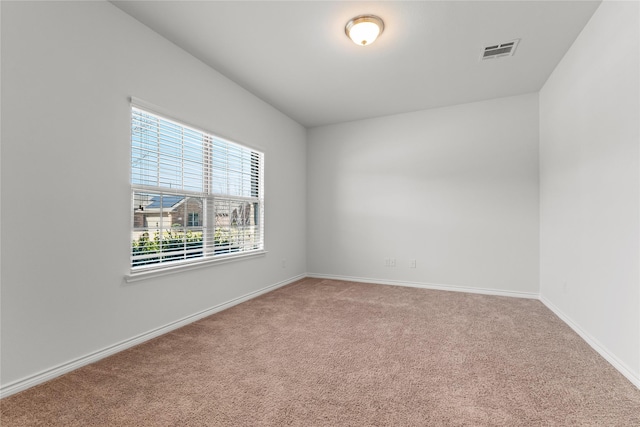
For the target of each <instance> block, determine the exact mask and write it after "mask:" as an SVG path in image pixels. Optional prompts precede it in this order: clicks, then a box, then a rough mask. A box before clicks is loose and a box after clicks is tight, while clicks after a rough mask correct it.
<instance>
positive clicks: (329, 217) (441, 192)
mask: <svg viewBox="0 0 640 427" xmlns="http://www.w3.org/2000/svg"><path fill="white" fill-rule="evenodd" d="M307 149H308V157H307V162H308V166H307V167H308V178H307V180H308V196H307V198H308V201H307V212H308V220H307V226H308V237H307V239H308V250H307V254H308V261H307V264H308V266H309V271H310V272H311V273H313V274H319V275H335V276H342V277H345V276H346V277H357V278H365V279H371V280H377V281H399V282H412V283H417V284H422V285H425V284H436V285H446V286H457V287H464V288H467V289H469V290H474V289H475V290H478V289H490V290H498V291H505V292H506V293H511V294H515V293H518V292H520V293H531V294H537V293H538V95H537V94H528V95H522V96H516V97H509V98H501V99H496V100H491V101H485V102H478V103H472V104H466V105H458V106H454V107H448V108H440V109H433V110H427V111H419V112H415V113H409V114H401V115H395V116H388V117H382V118H375V119H370V120H363V121H357V122H351V123H345V124H339V125H332V126H324V127H318V128H314V129H311V130H309V132H308V148H307ZM385 258H395V259H396V267H395V268H394V267H385V265H384V260H385ZM411 259H415V260H416V266H417V268H415V269H414V268H409V260H411Z"/></svg>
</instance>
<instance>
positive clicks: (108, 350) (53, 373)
mask: <svg viewBox="0 0 640 427" xmlns="http://www.w3.org/2000/svg"><path fill="white" fill-rule="evenodd" d="M305 277H307V275H306V274H300V275H298V276H295V277H291V278H289V279H287V280H284V281H282V282H279V283H276V284H274V285H270V286H266V287H264V288H262V289H259V290H257V291H254V292H250V293H248V294H246V295H242V296H240V297H237V298H234V299H232V300H229V301H227V302H224V303H222V304H218V305H216V306H214V307H211V308H208V309H206V310H202V311H200V312H198V313H195V314H192V315H190V316H187V317H183V318H182V319H179V320H176V321H175V322H171V323H168V324H166V325H164V326H161V327H159V328H156V329H153V330H151V331H148V332H145V333H142V334H140V335H137V336H135V337H132V338H129V339H127V340H124V341H121V342H119V343H116V344H113V345H111V346H109V347H105V348H103V349H101V350H98V351H95V352H93V353H90V354H87V355H85V356H82V357H79V358H77V359H73V360H71V361H69V362H66V363H63V364H60V365H58V366H55V367H53V368H50V369H46V370H44V371H41V372H38V373H36V374H33V375H30V376H28V377H26V378H22V379H19V380H17V381H13V382H11V383H8V384H4V385H2V386H1V387H0V398H4V397H7V396H11V395H12V394H15V393H18V392H21V391H23V390H26V389H28V388H30V387H33V386H35V385H38V384H41V383H43V382H45V381H49V380H51V379H54V378H56V377H59V376H60V375H64V374H66V373H68V372H71V371H73V370H76V369H78V368H80V367H82V366H85V365H88V364H90V363H94V362H97V361H98V360H100V359H104V358H105V357H108V356H111V355H112V354H115V353H118V352H120V351H123V350H126V349H128V348H130V347H133V346H135V345H138V344H141V343H143V342H145V341H148V340H150V339H152V338H155V337H158V336H160V335H163V334H166V333H167V332H171V331H173V330H175V329H178V328H181V327H182V326H185V325H188V324H189V323H193V322H195V321H196V320H199V319H202V318H204V317H207V316H211V315H212V314H215V313H218V312H220V311H222V310H226V309H227V308H231V307H233V306H234V305H238V304H240V303H242V302H245V301H248V300H250V299H252V298H255V297H257V296H260V295H262V294H265V293H267V292H270V291H273V290H275V289H277V288H280V287H282V286H285V285H288V284H289V283H293V282H295V281H296V280H300V279H304V278H305Z"/></svg>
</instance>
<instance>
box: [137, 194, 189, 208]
mask: <svg viewBox="0 0 640 427" xmlns="http://www.w3.org/2000/svg"><path fill="white" fill-rule="evenodd" d="M183 200H184V196H162V197H160V196H156V197H152V198H151V203H149V204H148V205H147V206H145V209H158V208H163V209H164V208H172V207H174V206H175V205H177V204H178V203H180V202H181V201H183Z"/></svg>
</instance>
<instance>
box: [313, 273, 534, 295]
mask: <svg viewBox="0 0 640 427" xmlns="http://www.w3.org/2000/svg"><path fill="white" fill-rule="evenodd" d="M307 276H308V277H313V278H316V279H332V280H344V281H348V282H362V283H375V284H379V285H392V286H407V287H411V288H422V289H433V290H439V291H453V292H466V293H471V294H483V295H498V296H504V297H515V298H528V299H538V297H539V295H538V294H537V293H535V292H517V291H504V290H501V289H491V288H472V287H467V286H455V285H442V284H436V283H423V282H405V281H401V280H386V279H374V278H371V277H351V276H336V275H331V274H317V273H307Z"/></svg>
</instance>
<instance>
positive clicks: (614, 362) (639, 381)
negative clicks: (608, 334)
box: [540, 295, 640, 389]
mask: <svg viewBox="0 0 640 427" xmlns="http://www.w3.org/2000/svg"><path fill="white" fill-rule="evenodd" d="M540 301H541V302H542V303H543V304H544V305H545V306H546V307H547V308H548V309H549V310H551V311H552V312H553V313H554V314H555V315H556V316H558V317H559V318H560V319H561V320H562V321H563V322H564V323H566V324H567V325H569V327H570V328H571V329H573V330H574V332H575V333H577V334H578V335H580V338H582V339H583V340H585V341H586V342H587V344H589V345H590V346H591V348H593V349H594V350H595V351H597V352H598V354H600V356H602V357H603V358H604V359H605V360H606V361H607V362H609V363H610V364H611V366H613V367H614V368H616V369H617V370H618V372H620V373H621V374H622V375H624V376H625V378H627V379H628V380H629V381H631V383H632V384H633V385H635V386H636V387H637V388H638V389H640V376H638V375H637V374H635V373H634V372H633V371H631V369H629V367H628V366H627V365H626V364H625V363H624V362H622V361H621V360H620V359H618V358H617V357H616V356H615V355H613V354H611V353H610V352H609V351H608V350H607V348H606V347H605V346H604V345H602V344H601V343H600V341H598V340H597V339H596V338H594V337H593V336H592V335H591V334H589V333H588V332H586V331H585V330H584V329H582V328H581V327H580V325H578V324H577V323H576V322H574V321H573V320H572V319H571V318H570V317H569V316H567V315H566V314H565V313H564V312H562V310H560V309H559V308H558V307H556V306H555V305H554V304H553V303H552V302H551V301H549V300H548V299H547V298H545V297H543V296H542V295H540Z"/></svg>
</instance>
